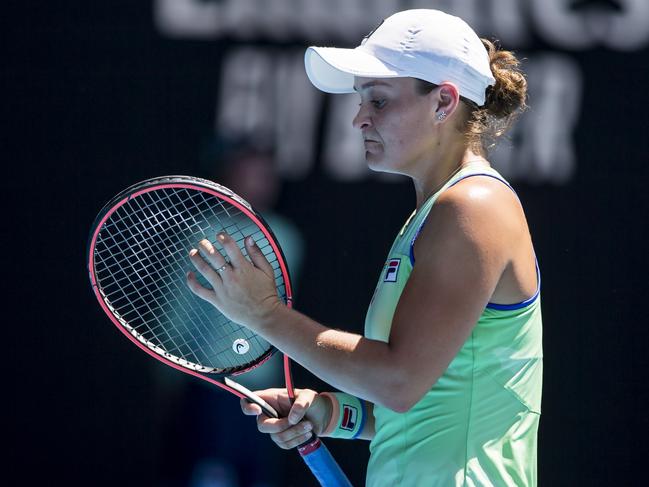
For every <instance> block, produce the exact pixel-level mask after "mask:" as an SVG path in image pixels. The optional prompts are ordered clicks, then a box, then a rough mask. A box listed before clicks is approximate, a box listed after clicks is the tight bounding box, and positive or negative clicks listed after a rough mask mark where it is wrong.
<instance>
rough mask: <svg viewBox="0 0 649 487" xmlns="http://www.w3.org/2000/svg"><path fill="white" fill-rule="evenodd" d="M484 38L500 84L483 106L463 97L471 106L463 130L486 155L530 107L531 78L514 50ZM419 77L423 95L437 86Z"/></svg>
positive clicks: (472, 145)
mask: <svg viewBox="0 0 649 487" xmlns="http://www.w3.org/2000/svg"><path fill="white" fill-rule="evenodd" d="M481 40H482V43H483V44H484V46H485V48H486V49H487V52H488V54H489V65H490V66H491V73H492V74H493V77H494V78H496V84H495V85H494V86H489V87H488V88H487V92H486V95H487V96H486V101H485V104H484V105H483V106H481V107H479V106H478V105H477V104H476V103H475V102H473V101H471V100H468V99H466V98H464V97H460V100H461V101H462V102H464V104H465V105H466V106H467V108H468V110H467V112H468V116H467V117H465V120H463V122H462V127H461V130H462V132H463V133H464V134H465V136H466V137H467V140H468V143H469V148H470V149H471V150H473V151H474V152H476V153H478V154H482V155H486V153H487V150H488V149H489V148H491V147H493V146H494V145H495V144H496V142H497V140H498V138H499V137H501V136H502V135H503V134H505V132H507V130H508V129H509V128H510V127H511V125H512V123H513V122H514V120H515V118H516V117H517V116H518V115H519V114H520V113H521V112H522V111H523V110H525V109H526V108H527V103H526V99H527V80H526V79H525V75H524V74H523V72H522V71H521V70H520V61H519V60H518V59H517V58H516V56H514V54H513V53H512V52H511V51H504V50H502V49H500V48H499V46H497V45H496V44H495V43H494V42H491V41H489V40H487V39H481ZM417 81H418V83H417V91H418V93H420V94H422V95H423V94H427V93H430V92H431V91H432V90H433V89H434V88H436V87H437V85H435V84H433V83H429V82H428V81H423V80H417Z"/></svg>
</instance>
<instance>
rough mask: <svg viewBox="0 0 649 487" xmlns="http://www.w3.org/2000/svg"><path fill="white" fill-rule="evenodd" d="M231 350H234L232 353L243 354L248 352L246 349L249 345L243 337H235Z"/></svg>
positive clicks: (248, 348)
mask: <svg viewBox="0 0 649 487" xmlns="http://www.w3.org/2000/svg"><path fill="white" fill-rule="evenodd" d="M232 350H234V353H237V354H239V355H243V354H246V353H248V350H250V345H249V344H248V342H247V341H246V340H244V339H243V338H237V339H236V340H235V341H234V342H233V343H232Z"/></svg>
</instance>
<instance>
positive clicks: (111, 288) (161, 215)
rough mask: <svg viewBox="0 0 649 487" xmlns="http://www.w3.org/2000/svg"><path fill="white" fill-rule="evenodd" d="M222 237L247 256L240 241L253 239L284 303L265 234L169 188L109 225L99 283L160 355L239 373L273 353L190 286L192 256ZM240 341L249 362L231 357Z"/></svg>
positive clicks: (100, 251) (219, 204)
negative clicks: (207, 241) (234, 242)
mask: <svg viewBox="0 0 649 487" xmlns="http://www.w3.org/2000/svg"><path fill="white" fill-rule="evenodd" d="M219 231H227V232H228V233H229V234H230V235H231V236H232V237H233V238H235V239H236V240H237V241H238V243H239V247H240V248H242V250H244V252H245V248H244V247H243V244H242V240H243V238H245V237H246V236H248V235H250V234H252V235H253V238H255V240H256V242H257V244H258V246H259V247H260V249H262V252H263V253H264V255H266V256H267V258H268V259H269V261H270V263H271V265H272V266H273V269H274V270H275V278H276V282H277V284H278V293H279V294H280V296H282V297H283V298H285V295H286V290H285V284H284V280H283V277H282V272H281V269H280V265H279V261H278V259H277V257H276V256H275V254H274V252H273V249H272V247H271V245H270V243H269V242H268V240H267V239H266V237H265V235H264V234H263V232H262V231H261V229H259V228H258V227H257V225H256V224H255V223H254V222H253V221H252V220H251V219H250V218H249V217H248V216H247V215H245V214H244V213H243V212H242V211H241V210H239V209H238V208H236V207H235V206H233V205H230V204H229V203H226V202H223V201H222V200H220V199H219V198H217V197H215V196H213V195H212V194H209V193H206V192H203V191H197V190H188V189H187V188H165V189H156V190H153V191H148V192H145V193H142V194H139V195H137V196H133V197H131V198H130V199H129V200H128V201H126V202H124V203H123V204H122V205H121V206H120V207H119V208H117V209H116V210H115V211H114V212H113V213H112V215H111V216H110V217H109V218H108V219H107V220H106V222H105V223H104V225H103V227H102V229H101V232H100V234H99V237H98V239H97V244H96V247H95V268H96V274H97V277H98V283H99V285H100V287H101V288H102V289H103V293H104V296H105V298H106V300H107V302H108V304H109V306H111V307H112V308H113V311H114V312H115V313H116V314H118V315H119V317H120V321H121V322H122V323H123V324H128V327H129V330H130V331H131V333H132V334H134V335H135V336H136V337H137V338H138V339H140V341H142V340H144V341H145V342H147V346H149V347H150V348H153V349H154V350H155V351H156V352H158V353H161V352H160V350H157V349H156V347H157V348H160V349H162V351H163V352H162V353H165V354H171V355H173V356H177V357H179V358H180V359H182V360H186V361H189V362H192V363H193V364H195V365H197V366H198V367H203V368H204V367H208V368H214V369H218V370H217V371H220V370H222V369H228V368H233V369H236V368H238V367H241V366H242V365H244V364H245V363H249V362H252V361H254V360H255V358H256V357H259V356H262V355H264V354H265V353H266V352H267V351H268V350H269V348H270V346H269V344H268V343H267V342H265V341H264V340H263V339H261V338H260V337H258V336H257V335H255V334H253V333H252V332H250V331H249V330H247V329H245V328H244V327H242V326H240V325H238V324H235V323H232V322H230V321H229V320H227V319H226V318H225V317H224V316H223V315H221V314H220V313H219V312H218V311H217V310H216V309H215V308H214V307H213V306H212V305H210V304H209V303H206V302H204V301H202V300H200V298H197V297H196V296H195V295H194V294H193V293H191V292H190V291H189V290H188V289H187V287H186V286H185V271H186V269H187V267H188V260H187V254H188V251H189V249H190V248H192V247H193V246H195V244H196V242H198V240H200V239H202V238H207V237H208V236H210V235H211V236H212V237H214V236H215V235H216V233H218V232H219ZM213 243H214V244H216V242H213ZM215 246H217V245H215ZM204 285H206V284H205V283H204ZM236 339H245V340H246V341H247V342H248V344H249V346H250V352H249V353H247V354H245V356H239V355H237V354H236V353H234V352H233V348H232V346H233V342H234V340H236Z"/></svg>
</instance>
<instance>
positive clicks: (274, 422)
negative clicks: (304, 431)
mask: <svg viewBox="0 0 649 487" xmlns="http://www.w3.org/2000/svg"><path fill="white" fill-rule="evenodd" d="M291 426H292V425H291V424H290V423H289V422H288V419H287V418H270V417H268V416H266V415H265V414H260V415H259V416H257V429H258V430H259V431H260V432H261V433H281V432H283V431H286V430H287V429H289V428H291Z"/></svg>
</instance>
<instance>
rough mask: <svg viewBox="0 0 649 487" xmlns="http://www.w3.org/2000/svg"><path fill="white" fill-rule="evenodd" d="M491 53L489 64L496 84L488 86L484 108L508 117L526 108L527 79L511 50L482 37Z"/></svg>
mask: <svg viewBox="0 0 649 487" xmlns="http://www.w3.org/2000/svg"><path fill="white" fill-rule="evenodd" d="M482 43H483V44H484V46H485V48H486V49H487V52H488V53H489V64H490V66H491V72H492V74H493V77H494V78H496V84H495V85H494V86H490V87H489V88H487V99H486V102H485V105H484V108H485V109H486V110H487V111H488V113H489V114H490V115H493V116H494V117H496V118H507V117H510V116H511V115H512V114H514V113H516V112H517V111H519V110H523V109H525V108H526V106H527V105H526V103H525V101H526V98H527V80H526V79H525V75H524V74H523V72H522V71H521V70H520V69H519V65H520V61H519V60H518V59H517V58H516V56H514V54H513V53H512V52H511V51H504V50H501V49H499V48H498V46H497V45H496V44H495V43H493V42H491V41H489V40H487V39H482Z"/></svg>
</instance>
